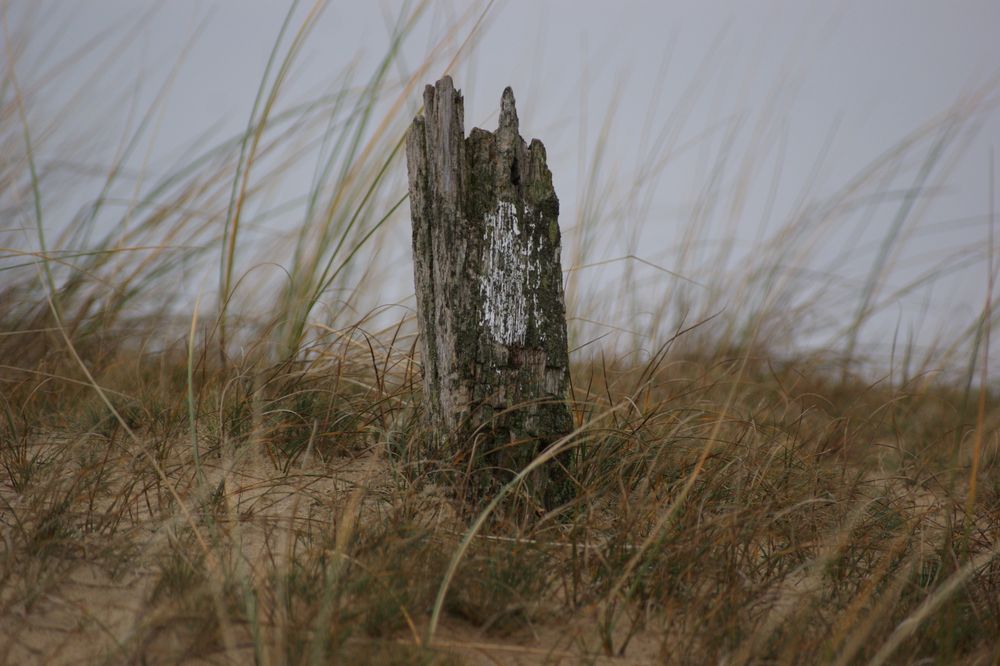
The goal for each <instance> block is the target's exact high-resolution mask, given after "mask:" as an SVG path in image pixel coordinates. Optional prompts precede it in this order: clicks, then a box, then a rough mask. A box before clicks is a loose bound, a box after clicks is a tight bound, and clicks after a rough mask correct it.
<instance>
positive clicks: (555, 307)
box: [406, 76, 572, 473]
mask: <svg viewBox="0 0 1000 666" xmlns="http://www.w3.org/2000/svg"><path fill="white" fill-rule="evenodd" d="M406 156H407V168H408V173H409V189H410V211H411V216H412V220H413V265H414V283H415V288H416V298H417V321H418V326H419V331H420V339H421V343H420V349H421V352H422V365H423V378H424V401H425V404H426V408H427V414H428V417H429V420H430V422H431V424H432V426H433V428H434V430H435V431H436V432H437V433H438V434H439V435H440V436H441V437H443V438H445V439H448V440H449V441H450V442H451V446H452V447H454V448H455V449H456V450H455V451H453V453H454V454H458V455H457V456H456V457H457V458H462V456H463V455H466V454H467V457H466V458H465V459H466V460H467V461H468V462H469V463H470V464H471V465H473V466H477V465H478V466H483V467H486V466H490V467H493V468H495V469H496V468H500V469H502V470H505V472H504V473H510V472H516V471H518V470H519V468H521V467H523V466H524V465H525V464H527V462H528V461H530V460H531V458H533V457H534V455H536V454H537V452H538V451H539V450H540V448H541V447H543V446H545V445H547V444H549V443H551V442H553V441H555V440H556V439H557V438H559V437H561V436H563V435H565V434H567V433H568V432H569V431H570V430H571V428H572V419H571V417H570V413H569V409H568V406H567V404H566V393H567V390H568V388H569V358H568V352H567V343H566V310H565V303H564V297H563V286H562V268H561V264H560V260H559V251H560V248H559V243H560V237H559V223H558V218H559V199H558V198H557V197H556V193H555V190H554V189H553V186H552V174H551V172H550V171H549V169H548V166H547V164H546V155H545V147H544V146H543V145H542V143H541V141H538V140H537V139H536V140H532V141H531V143H530V144H528V143H526V142H525V140H524V139H523V138H521V136H520V133H519V128H518V117H517V110H516V108H515V103H514V94H513V92H512V91H511V89H510V88H507V89H506V90H504V92H503V96H502V98H501V103H500V121H499V127H498V128H497V130H496V132H488V131H485V130H482V129H478V128H475V129H473V130H472V131H471V132H470V134H469V136H468V137H466V136H465V130H464V106H463V98H462V95H461V94H460V93H459V92H458V91H456V90H455V88H454V85H453V84H452V80H451V78H450V77H447V76H446V77H444V78H443V79H441V80H440V81H438V82H437V84H436V85H434V86H427V87H426V89H425V91H424V113H423V115H422V116H418V117H416V118H415V119H414V121H413V125H412V127H411V128H410V132H409V136H408V137H407V143H406ZM468 456H472V457H471V458H470V457H468Z"/></svg>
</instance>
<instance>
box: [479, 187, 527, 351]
mask: <svg viewBox="0 0 1000 666" xmlns="http://www.w3.org/2000/svg"><path fill="white" fill-rule="evenodd" d="M534 217H535V216H534V215H532V214H530V213H529V215H528V218H529V219H534ZM528 227H529V228H527V229H522V225H521V223H520V221H519V220H518V214H517V206H516V205H514V204H513V203H510V202H507V201H501V202H500V203H499V204H498V205H497V209H496V211H494V212H491V213H487V214H486V231H485V240H486V248H485V252H484V254H485V256H484V257H483V270H482V273H481V275H480V278H479V291H480V294H481V295H482V297H483V315H482V319H481V320H480V324H482V325H483V326H485V327H486V328H487V330H489V331H490V334H491V336H492V337H493V339H494V340H495V341H496V342H499V343H501V344H504V345H508V346H510V345H523V344H524V340H525V336H526V334H527V332H528V321H529V319H530V318H534V319H535V322H536V326H538V328H539V330H541V323H542V322H541V319H542V313H541V311H540V310H539V308H538V289H539V286H540V285H541V280H542V266H541V260H540V249H541V247H540V243H541V240H540V239H539V240H535V239H536V234H535V233H534V231H535V224H534V222H530V223H529V224H528Z"/></svg>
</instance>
